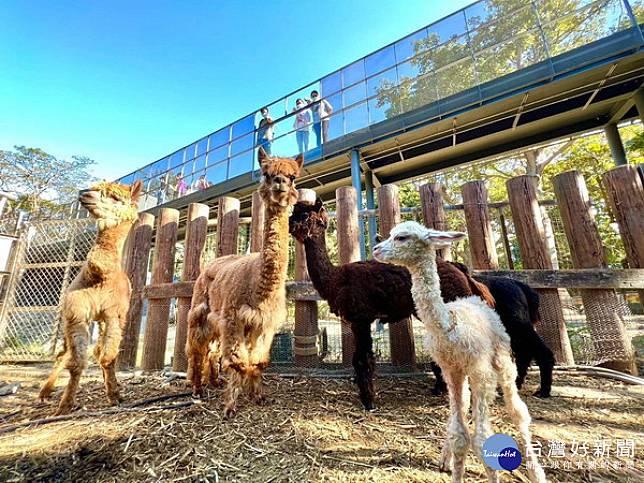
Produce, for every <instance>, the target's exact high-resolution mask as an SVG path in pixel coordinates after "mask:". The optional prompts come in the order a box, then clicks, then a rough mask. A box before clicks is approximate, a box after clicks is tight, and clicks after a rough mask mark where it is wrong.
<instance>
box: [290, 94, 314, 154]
mask: <svg viewBox="0 0 644 483" xmlns="http://www.w3.org/2000/svg"><path fill="white" fill-rule="evenodd" d="M293 112H296V113H297V114H296V115H295V122H294V123H293V128H294V129H295V137H296V139H297V148H298V149H299V152H300V153H304V152H306V151H308V150H309V132H310V130H311V110H310V109H309V108H308V107H306V103H305V102H304V100H303V99H297V100H296V101H295V108H294V109H293Z"/></svg>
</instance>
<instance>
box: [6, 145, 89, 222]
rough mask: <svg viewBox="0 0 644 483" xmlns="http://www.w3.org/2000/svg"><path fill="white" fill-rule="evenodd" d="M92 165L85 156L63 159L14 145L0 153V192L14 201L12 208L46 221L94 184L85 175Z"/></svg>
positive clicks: (39, 150) (34, 149)
mask: <svg viewBox="0 0 644 483" xmlns="http://www.w3.org/2000/svg"><path fill="white" fill-rule="evenodd" d="M94 164H95V162H94V161H93V160H91V159H89V158H87V157H85V156H72V159H71V160H64V159H58V158H56V157H55V156H53V155H51V154H48V153H46V152H44V151H43V150H42V149H38V148H27V147H25V146H14V151H0V190H2V191H5V192H7V193H10V194H13V195H14V196H15V197H16V198H17V200H16V202H15V203H14V206H13V207H14V208H17V209H22V210H27V211H29V213H31V216H32V218H48V217H51V216H54V215H56V214H57V213H59V212H61V211H63V210H65V209H66V206H65V205H68V204H69V203H71V202H72V201H74V200H75V199H76V197H77V196H78V191H79V190H80V189H82V188H85V187H87V186H88V185H89V183H91V182H93V181H95V179H96V178H94V177H93V176H92V175H90V174H89V171H90V170H91V168H92V166H93V165H94Z"/></svg>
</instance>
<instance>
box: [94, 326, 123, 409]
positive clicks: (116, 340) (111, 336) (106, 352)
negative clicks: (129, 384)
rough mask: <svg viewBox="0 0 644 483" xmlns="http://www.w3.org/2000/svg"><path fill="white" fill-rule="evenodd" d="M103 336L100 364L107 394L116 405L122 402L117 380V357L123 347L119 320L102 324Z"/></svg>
mask: <svg viewBox="0 0 644 483" xmlns="http://www.w3.org/2000/svg"><path fill="white" fill-rule="evenodd" d="M101 331H102V332H103V336H102V337H101V339H100V340H99V343H100V351H98V352H97V354H100V356H99V359H98V363H99V364H100V365H101V368H102V369H103V380H104V382H105V393H106V394H107V400H108V401H109V402H110V404H113V405H116V404H118V403H120V402H121V401H122V399H121V395H120V390H119V385H118V381H117V380H116V357H117V356H118V353H119V346H120V345H121V326H120V324H119V319H118V318H112V319H108V320H107V321H106V322H105V323H104V324H102V327H101Z"/></svg>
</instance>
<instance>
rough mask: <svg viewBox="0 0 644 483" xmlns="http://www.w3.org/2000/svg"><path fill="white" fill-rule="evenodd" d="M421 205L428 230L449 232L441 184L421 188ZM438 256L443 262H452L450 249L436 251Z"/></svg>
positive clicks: (425, 185) (430, 184) (426, 185)
mask: <svg viewBox="0 0 644 483" xmlns="http://www.w3.org/2000/svg"><path fill="white" fill-rule="evenodd" d="M419 191H420V204H421V206H422V208H423V221H424V223H425V226H426V227H427V228H433V229H434V230H441V231H445V230H447V222H446V221H445V210H444V209H443V204H444V201H443V188H442V187H441V185H440V183H427V184H424V185H422V186H421V187H420V190H419ZM436 254H437V255H438V256H440V257H441V258H442V259H443V260H451V259H452V255H451V253H450V249H449V247H445V248H441V249H439V250H436Z"/></svg>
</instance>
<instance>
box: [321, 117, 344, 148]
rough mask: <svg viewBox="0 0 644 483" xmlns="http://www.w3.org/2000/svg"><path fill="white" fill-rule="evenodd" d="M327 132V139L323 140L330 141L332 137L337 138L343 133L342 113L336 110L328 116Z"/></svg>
mask: <svg viewBox="0 0 644 483" xmlns="http://www.w3.org/2000/svg"><path fill="white" fill-rule="evenodd" d="M327 132H328V133H329V137H328V139H325V140H324V141H325V142H326V141H331V140H333V139H336V138H339V137H340V136H342V135H344V113H343V112H338V113H337V114H334V115H333V116H331V117H330V118H329V124H328V128H327Z"/></svg>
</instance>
